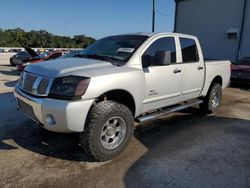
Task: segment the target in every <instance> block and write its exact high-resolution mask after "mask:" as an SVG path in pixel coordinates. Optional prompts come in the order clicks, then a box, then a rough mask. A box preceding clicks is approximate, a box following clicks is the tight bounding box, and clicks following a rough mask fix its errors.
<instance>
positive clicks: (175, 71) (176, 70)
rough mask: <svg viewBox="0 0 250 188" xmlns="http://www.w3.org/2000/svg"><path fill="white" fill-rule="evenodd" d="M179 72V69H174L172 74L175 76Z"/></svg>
mask: <svg viewBox="0 0 250 188" xmlns="http://www.w3.org/2000/svg"><path fill="white" fill-rule="evenodd" d="M180 72H181V70H180V69H174V71H173V73H174V74H176V73H180Z"/></svg>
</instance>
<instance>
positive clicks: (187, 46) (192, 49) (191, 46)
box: [180, 38, 199, 63]
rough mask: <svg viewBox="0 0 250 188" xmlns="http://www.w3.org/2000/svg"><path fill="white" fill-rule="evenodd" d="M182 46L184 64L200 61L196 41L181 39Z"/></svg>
mask: <svg viewBox="0 0 250 188" xmlns="http://www.w3.org/2000/svg"><path fill="white" fill-rule="evenodd" d="M180 44H181V51H182V62H183V63H188V62H197V61H199V55H198V50H197V46H196V42H195V40H193V39H188V38H180Z"/></svg>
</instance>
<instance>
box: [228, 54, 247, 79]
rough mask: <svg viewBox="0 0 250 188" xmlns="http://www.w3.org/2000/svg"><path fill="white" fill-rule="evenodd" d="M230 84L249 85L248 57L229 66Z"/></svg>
mask: <svg viewBox="0 0 250 188" xmlns="http://www.w3.org/2000/svg"><path fill="white" fill-rule="evenodd" d="M231 82H232V83H234V82H241V83H246V84H250V57H244V58H242V59H241V60H239V61H238V62H236V63H233V64H232V65H231Z"/></svg>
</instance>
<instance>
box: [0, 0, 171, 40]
mask: <svg viewBox="0 0 250 188" xmlns="http://www.w3.org/2000/svg"><path fill="white" fill-rule="evenodd" d="M174 10H175V3H174V0H156V25H155V31H156V32H171V31H173V26H174ZM0 18H1V19H0V28H2V29H13V28H17V27H19V28H22V29H24V30H25V31H30V30H40V29H43V30H47V31H48V32H50V33H53V34H55V35H62V36H71V37H72V36H74V35H79V34H85V35H87V36H91V37H94V38H96V39H99V38H102V37H105V36H108V35H113V34H124V33H134V32H151V28H152V0H42V1H39V0H1V4H0Z"/></svg>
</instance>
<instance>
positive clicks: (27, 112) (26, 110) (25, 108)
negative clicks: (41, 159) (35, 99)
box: [17, 99, 38, 122]
mask: <svg viewBox="0 0 250 188" xmlns="http://www.w3.org/2000/svg"><path fill="white" fill-rule="evenodd" d="M17 102H18V105H19V108H20V109H21V111H22V112H23V113H24V114H25V115H26V116H28V117H29V118H31V119H33V120H34V121H37V122H38V119H37V118H36V115H35V113H34V110H33V108H32V106H30V105H28V104H26V103H25V102H23V101H21V100H19V99H18V101H17Z"/></svg>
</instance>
